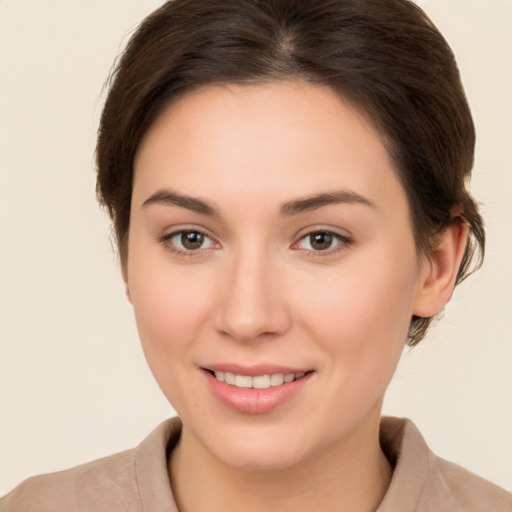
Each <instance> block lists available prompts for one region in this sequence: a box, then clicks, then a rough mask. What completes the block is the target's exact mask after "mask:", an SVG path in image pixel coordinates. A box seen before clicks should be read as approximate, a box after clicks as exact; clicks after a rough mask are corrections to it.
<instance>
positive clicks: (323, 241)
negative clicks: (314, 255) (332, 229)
mask: <svg viewBox="0 0 512 512" xmlns="http://www.w3.org/2000/svg"><path fill="white" fill-rule="evenodd" d="M308 236H309V244H310V245H311V248H312V249H314V250H315V251H325V250H327V249H330V248H331V246H332V243H333V240H334V237H333V235H332V234H331V233H322V232H320V233H311V234H310V235H308Z"/></svg>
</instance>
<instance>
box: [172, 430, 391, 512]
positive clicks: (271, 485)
mask: <svg viewBox="0 0 512 512" xmlns="http://www.w3.org/2000/svg"><path fill="white" fill-rule="evenodd" d="M374 423H375V422H374ZM378 428H379V425H378V421H377V423H376V424H373V425H371V426H370V428H369V427H368V426H366V425H365V428H363V429H358V428H356V429H354V431H353V432H352V433H351V434H350V435H349V436H347V438H346V439H344V440H343V442H338V443H334V444H330V445H328V446H325V447H324V448H323V449H322V450H318V451H317V452H315V454H314V455H311V456H309V457H308V458H306V459H303V460H302V461H301V462H300V464H297V465H294V466H292V467H287V468H280V469H265V470H247V469H240V468H233V467H231V466H228V465H226V464H224V463H223V462H222V461H219V460H218V459H217V458H215V457H214V456H213V455H212V454H211V453H210V452H209V451H208V450H207V449H206V447H204V445H202V444H200V443H199V441H198V440H197V439H196V438H194V436H193V434H191V433H190V432H189V431H188V429H187V428H186V427H184V429H183V433H182V437H181V440H180V443H179V444H178V445H177V447H176V448H175V450H174V451H173V454H172V457H171V460H170V475H171V481H172V487H173V493H174V496H175V499H176V503H177V505H178V508H179V510H180V512H192V511H194V512H204V511H211V510H222V511H223V512H232V511H233V512H234V511H239V510H244V512H258V511H263V510H265V511H267V510H273V511H276V512H284V511H292V510H293V511H294V512H301V511H311V510H323V511H325V512H330V511H337V512H341V511H347V512H348V511H350V512H371V511H375V510H376V509H377V507H378V505H379V503H380V502H381V501H382V499H383V497H384V494H385V492H386V490H387V488H388V486H389V482H390V480H391V473H392V470H391V467H390V465H389V463H388V461H387V459H386V457H385V455H384V454H383V452H382V450H381V448H380V444H379V430H378ZM198 489H201V492H197V490H198Z"/></svg>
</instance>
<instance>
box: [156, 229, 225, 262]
mask: <svg viewBox="0 0 512 512" xmlns="http://www.w3.org/2000/svg"><path fill="white" fill-rule="evenodd" d="M183 233H198V234H201V235H203V236H204V237H205V239H208V240H210V242H211V245H210V246H209V247H201V248H199V249H186V248H181V247H178V246H176V245H174V244H171V241H172V239H173V238H174V237H176V236H179V235H183ZM158 242H160V243H161V244H162V245H163V246H164V248H165V249H166V250H167V251H169V252H170V253H172V254H176V255H178V256H185V257H194V256H201V255H203V254H204V253H205V252H206V251H208V250H210V249H218V248H219V247H220V244H219V243H218V242H217V241H216V240H215V238H214V237H213V236H211V235H210V234H208V232H207V230H205V229H204V228H197V227H193V226H183V227H180V228H179V229H173V230H172V231H170V232H168V233H165V234H164V235H162V236H160V237H158Z"/></svg>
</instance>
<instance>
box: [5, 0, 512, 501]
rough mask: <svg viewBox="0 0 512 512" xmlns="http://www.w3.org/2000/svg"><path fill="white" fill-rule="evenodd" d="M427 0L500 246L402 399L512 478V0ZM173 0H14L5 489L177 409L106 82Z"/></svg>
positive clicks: (138, 432) (392, 403)
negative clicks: (138, 33)
mask: <svg viewBox="0 0 512 512" xmlns="http://www.w3.org/2000/svg"><path fill="white" fill-rule="evenodd" d="M205 1H206V0H205ZM419 3H420V5H421V6H423V8H424V9H425V10H426V11H427V13H428V14H429V15H430V16H431V17H432V19H433V20H434V22H435V23H436V24H437V25H438V26H439V28H440V29H441V31H442V32H443V33H444V34H445V36H446V37H447V39H448V40H449V42H450V43H451V44H452V47H453V48H454V51H455V53H456V55H457V58H458V61H459V65H460V67H461V70H462V74H463V79H464V82H465V85H466V90H467V94H468V97H469V100H470V103H471V105H472V108H473V112H474V117H475V121H476V124H477V129H478V150H477V160H476V167H475V176H474V182H473V191H474V193H475V194H476V195H477V197H478V198H479V199H480V201H482V202H483V203H484V207H483V212H484V215H485V217H486V219H487V230H488V253H487V262H486V265H485V267H484V269H483V270H482V271H480V272H479V273H478V274H477V275H475V276H473V277H472V278H471V279H470V280H469V281H468V282H467V284H465V285H464V286H463V287H461V288H460V289H459V290H458V291H457V292H456V294H455V296H454V298H453V300H452V302H451V303H450V305H449V306H448V307H447V310H446V315H445V318H444V320H443V321H442V322H441V324H440V325H439V326H438V327H437V328H435V329H434V330H433V331H432V333H431V335H430V337H429V339H428V340H427V341H425V342H424V343H423V344H422V345H421V346H420V347H419V348H417V349H415V350H414V351H413V352H412V353H409V354H405V355H404V358H403V361H402V362H401V365H400V368H399V370H398V373H397V375H396V377H395V379H394V381H393V383H392V385H391V388H390V390H389V394H388V399H387V401H386V404H385V412H387V413H390V414H395V415H403V416H409V417H411V418H412V419H413V420H414V421H415V422H416V423H417V424H418V426H419V427H420V429H421V430H422V432H423V434H424V436H425V437H426V438H427V440H428V442H429V444H430V445H431V447H432V448H433V449H434V450H435V451H436V452H437V453H438V454H439V455H441V456H444V457H445V458H448V459H451V460H454V461H457V462H459V463H460V464H462V465H464V466H466V467H468V468H470V469H471V470H473V471H475V472H476V473H478V474H481V475H483V476H486V477H487V478H489V479H491V480H493V481H494V482H496V483H498V484H500V485H502V486H504V487H506V488H508V489H512V464H511V462H510V461H511V460H512V434H511V433H512V329H511V323H510V319H511V317H512V299H511V292H512V271H511V258H510V254H511V253H512V236H511V235H512V229H511V226H512V214H511V211H512V209H511V207H510V199H511V198H512V178H511V176H512V153H511V149H510V148H511V145H512V130H511V118H512V100H511V96H512V95H511V91H512V69H511V65H510V62H511V60H510V59H511V58H512V37H511V35H510V32H511V30H512V2H511V1H510V0H423V1H421V2H419ZM157 4H158V1H155V0H153V1H149V0H87V1H86V2H82V1H79V0H0V167H1V174H0V180H1V181H0V219H1V220H0V222H1V224H0V244H1V246H0V251H1V260H0V294H1V296H0V300H1V302H0V329H1V334H0V494H1V492H2V491H7V490H9V489H10V488H11V487H13V486H14V485H15V484H16V483H18V482H19V481H20V480H22V479H24V478H25V477H27V476H29V475H32V474H36V473H41V472H48V471H54V470H58V469H62V468H65V467H69V466H71V465H75V464H78V463H81V462H85V461H87V460H90V459H93V458H97V457H100V456H103V455H107V454H110V453H113V452H115V451H119V450H123V449H126V448H130V447H132V446H134V445H136V444H137V443H138V442H139V441H140V440H141V439H142V438H143V437H144V436H145V435H146V434H147V433H149V431H150V430H151V429H152V428H153V427H154V426H156V425H157V424H158V423H159V422H160V421H161V420H163V419H164V418H166V417H167V416H169V415H171V414H172V409H171V407H170V406H169V405H168V404H167V402H166V401H165V399H164V398H163V396H162V395H161V393H160V391H159V390H158V388H157V386H156V384H155V383H154V382H153V379H152V376H151V375H150V372H149V370H148V369H147V367H146V363H145V361H144V359H143V354H142V351H141V349H140V347H139V343H138V338H137V333H136V328H135V324H134V321H133V319H132V313H131V309H130V307H129V304H128V303H127V301H126V300H125V298H124V292H123V286H122V282H121V278H120V275H119V269H118V266H117V263H116V260H115V257H114V256H113V253H112V250H111V246H110V243H109V224H108V222H107V219H106V217H105V215H104V214H103V213H102V212H100V211H99V209H98V207H97V205H96V203H95V195H94V181H95V176H94V165H93V151H94V144H95V131H96V127H97V120H98V116H99V113H100V110H101V102H102V100H101V96H100V92H101V88H102V84H103V82H104V80H105V78H106V76H107V73H108V71H109V68H110V65H111V63H112V62H113V60H114V57H115V55H116V54H117V53H118V51H119V49H120V48H121V47H122V44H123V43H124V42H126V36H127V35H128V34H129V33H130V32H131V31H132V30H133V28H134V27H135V26H136V24H137V23H138V22H139V21H140V20H141V19H142V17H143V16H144V15H145V14H147V13H148V12H149V10H151V9H152V8H153V7H155V6H156V5H157Z"/></svg>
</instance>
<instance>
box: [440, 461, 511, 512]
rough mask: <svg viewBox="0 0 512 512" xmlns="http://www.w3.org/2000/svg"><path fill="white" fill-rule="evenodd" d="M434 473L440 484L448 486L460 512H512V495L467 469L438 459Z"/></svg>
mask: <svg viewBox="0 0 512 512" xmlns="http://www.w3.org/2000/svg"><path fill="white" fill-rule="evenodd" d="M435 459H436V464H435V466H434V471H435V472H437V473H438V480H439V483H440V484H442V485H446V487H447V489H449V493H450V494H451V496H452V497H453V500H454V502H455V503H457V505H458V506H459V508H460V510H464V511H468V512H473V511H475V512H479V511H486V510H492V511H494V512H501V511H503V512H511V511H512V494H510V493H509V492H507V491H505V490H504V489H502V488H501V487H498V486H497V485H495V484H493V483H492V482H489V481H488V480H486V479H484V478H482V477H480V476H478V475H475V474H474V473H472V472H470V471H468V470H467V469H465V468H463V467H461V466H459V465H458V464H454V463H453V462H448V461H446V460H444V459H442V458H440V457H436V458H435Z"/></svg>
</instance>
